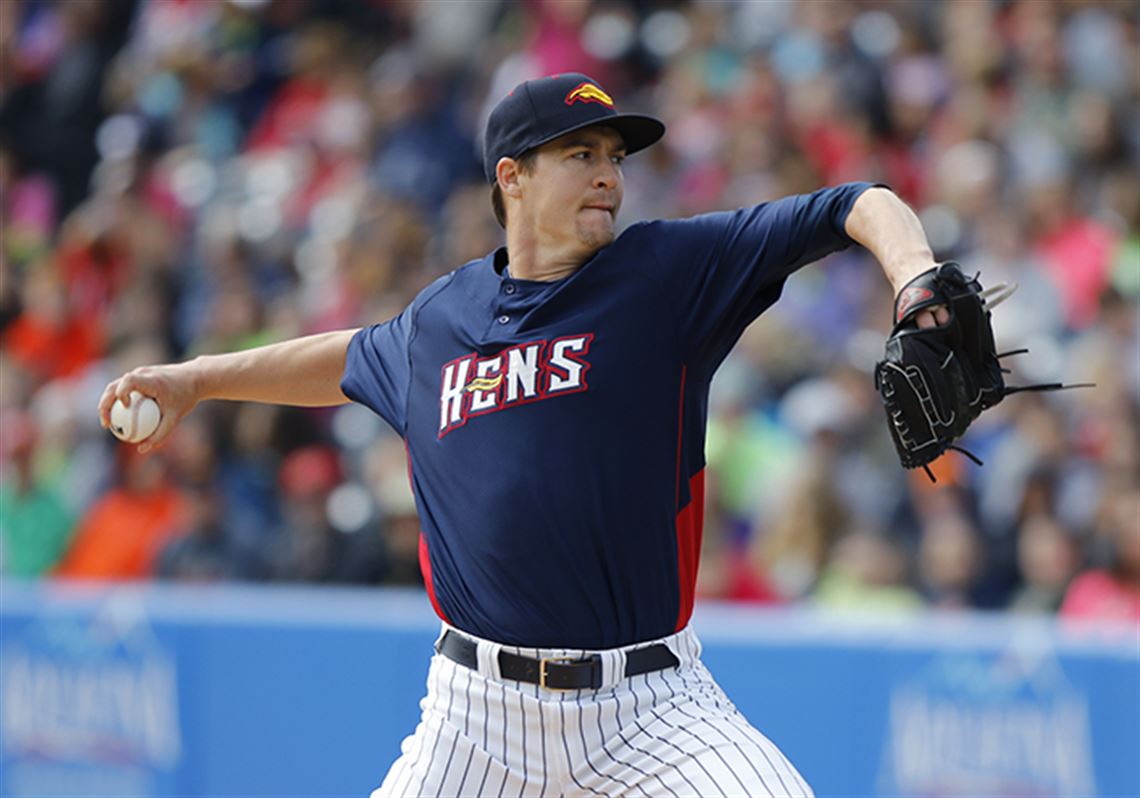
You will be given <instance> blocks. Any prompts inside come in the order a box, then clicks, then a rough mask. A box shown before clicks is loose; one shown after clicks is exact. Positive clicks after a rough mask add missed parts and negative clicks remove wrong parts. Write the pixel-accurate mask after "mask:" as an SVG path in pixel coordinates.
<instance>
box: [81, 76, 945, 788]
mask: <svg viewBox="0 0 1140 798" xmlns="http://www.w3.org/2000/svg"><path fill="white" fill-rule="evenodd" d="M664 130H665V128H664V125H662V123H661V122H659V121H658V120H656V119H653V118H652V117H648V116H641V115H636V114H628V113H619V112H618V110H617V109H616V107H615V104H614V101H613V99H612V98H611V97H610V95H609V94H608V93H607V92H606V91H605V90H604V89H603V88H602V87H601V86H599V85H598V83H596V82H595V81H593V80H591V79H590V78H589V77H587V76H585V75H580V74H563V75H558V76H554V77H547V78H542V79H539V80H533V81H529V82H527V83H523V84H522V85H520V86H518V87H516V88H515V89H514V91H512V92H511V93H510V94H509V95H508V96H506V97H505V98H503V99H502V101H501V102H500V103H499V104H498V106H497V107H496V108H495V109H494V111H493V112H492V114H491V117H490V119H489V121H488V123H487V130H486V137H485V153H484V167H485V170H486V176H487V179H488V181H490V183H491V184H492V186H493V189H492V202H493V205H494V207H495V213H496V215H497V216H498V218H499V220H500V222H501V223H502V224H503V225H504V227H505V229H506V242H507V245H506V246H505V247H502V248H500V249H498V250H496V251H494V252H491V253H490V254H488V255H487V256H486V257H484V258H482V259H480V260H476V261H472V262H471V263H467V264H464V265H462V266H460V267H459V268H457V269H456V270H455V271H453V272H451V273H450V274H447V275H446V276H444V277H441V278H440V279H439V280H437V281H436V282H435V283H433V284H432V285H431V286H429V287H428V288H426V289H425V290H424V291H423V292H422V293H421V294H420V295H419V296H417V297H416V298H415V300H414V301H413V302H412V303H411V305H409V306H408V307H407V308H406V309H405V310H404V311H403V312H402V313H401V314H400V315H399V316H397V317H395V318H393V319H391V320H389V321H387V322H385V323H383V324H378V325H375V326H372V327H366V328H364V329H360V330H346V331H341V332H333V333H327V334H323V335H316V336H311V337H306V338H300V339H296V340H293V341H287V342H284V343H280V344H275V345H272V346H268V347H264V348H261V349H255V350H250V351H245V352H240V353H233V354H225V355H214V356H206V357H199V358H196V359H194V360H192V361H189V362H186V363H182V364H178V365H166V366H155V367H147V368H142V369H137V370H135V371H132V372H130V373H128V374H126V375H125V376H123V377H122V378H120V379H119V380H116V381H115V382H112V383H111V384H110V385H109V386H108V387H107V390H106V392H105V394H104V396H103V399H102V402H101V405H100V411H101V413H102V417H103V422H104V424H107V423H108V412H109V410H110V408H111V405H112V403H113V402H114V400H115V398H116V397H121V396H126V395H127V394H129V393H130V392H131V391H133V390H137V391H140V392H142V393H143V394H145V395H147V396H152V397H154V398H155V399H156V400H157V402H158V403H159V405H160V406H161V407H162V408H163V417H162V421H161V424H160V426H159V429H158V430H157V431H156V432H155V433H154V434H153V435H152V436H151V437H150V438H148V439H147V441H145V442H144V443H143V444H142V446H141V449H142V450H143V451H146V450H148V449H150V448H152V447H153V446H154V445H156V444H159V443H161V441H162V440H163V439H164V438H165V437H166V436H167V435H169V433H170V431H171V429H172V428H173V427H174V425H175V424H177V423H178V420H179V419H180V418H182V417H183V416H184V415H185V414H186V413H187V412H188V411H189V410H190V409H191V408H193V407H194V406H195V405H196V404H197V403H198V402H199V401H201V400H203V399H234V400H247V401H262V402H276V403H285V404H295V405H330V404H339V403H344V402H348V401H356V402H360V403H362V404H364V405H367V406H368V407H370V408H371V409H372V410H374V411H375V412H376V413H378V414H379V415H380V416H382V417H383V418H384V419H385V420H386V421H387V422H388V423H389V424H391V425H392V426H393V427H394V428H395V429H396V430H397V431H398V432H399V433H400V434H401V435H402V436H403V437H404V439H405V441H406V442H407V448H408V453H409V458H410V466H411V469H410V470H411V479H412V483H413V488H414V491H415V496H416V502H417V506H418V509H419V515H420V520H421V524H422V529H423V533H422V538H421V545H420V555H421V565H422V568H423V573H424V577H425V582H426V584H427V591H428V595H429V597H430V599H431V603H432V605H433V607H434V608H435V610H436V612H437V613H438V614H439V616H440V618H441V619H442V629H441V634H440V637H439V640H438V642H437V644H436V654H435V656H434V657H433V658H432V661H431V668H430V671H429V674H428V684H427V689H428V692H427V697H426V699H425V700H424V701H423V702H422V707H423V716H422V720H421V722H420V724H419V726H418V727H417V728H416V730H415V732H414V734H412V735H411V736H410V737H408V738H407V739H406V740H405V741H404V743H403V745H402V748H401V754H400V756H399V758H398V759H397V760H396V761H395V763H394V764H393V765H392V766H391V769H390V770H389V771H388V774H387V777H386V778H385V779H384V781H383V783H382V785H381V786H380V787H379V789H378V790H376V791H375V792H374V793H373V796H374V798H379V797H380V796H421V795H438V796H483V795H492V796H493V795H510V796H517V795H527V796H531V795H551V796H559V795H566V796H571V795H574V796H587V795H589V796H599V795H601V796H614V795H623V796H654V797H656V796H718V795H723V796H803V795H810V794H811V789H810V788H809V787H808V785H807V783H806V782H805V781H804V779H803V777H802V776H801V775H800V774H799V773H798V772H797V771H796V769H795V768H794V767H793V766H792V765H791V764H790V763H789V762H788V760H787V759H786V758H785V757H784V755H783V754H782V753H781V752H780V751H779V749H778V748H777V747H776V746H775V745H774V744H773V743H772V742H770V741H769V740H768V739H767V738H766V737H764V735H762V734H761V733H760V732H759V731H757V730H756V729H755V728H754V727H753V726H752V725H751V724H750V723H749V722H748V720H747V719H745V718H744V717H743V716H742V715H741V714H740V712H739V711H737V709H736V708H735V707H734V706H733V705H732V703H731V702H730V701H729V699H728V698H726V697H725V695H724V693H723V692H721V690H720V688H719V687H718V686H717V684H716V682H714V681H713V678H712V676H710V675H709V672H708V671H707V670H706V669H705V667H704V666H703V665H702V664H701V660H700V651H701V648H700V643H699V642H698V640H697V637H696V634H695V633H694V631H693V629H692V628H691V627H690V625H689V618H690V615H691V613H692V609H693V591H694V583H695V580H696V575H697V564H698V555H699V552H700V548H701V520H702V515H703V491H704V488H703V480H704V443H705V425H706V416H707V412H708V390H709V382H710V380H711V379H712V376H713V373H714V372H715V371H716V369H717V366H718V365H719V364H720V363H721V361H722V360H723V359H724V357H725V356H726V355H727V354H728V352H729V350H730V349H731V348H732V346H733V344H734V343H735V342H736V340H737V339H738V338H739V336H740V335H741V333H742V332H743V330H744V328H745V327H746V326H747V325H748V324H749V322H751V321H752V320H753V319H755V318H756V317H757V316H758V315H759V314H760V313H762V312H763V311H764V310H765V309H766V308H767V307H769V306H770V305H771V304H772V303H773V302H775V301H776V300H777V298H778V297H779V296H780V291H781V288H782V286H783V284H784V281H785V280H786V279H787V278H788V276H789V275H791V273H792V272H794V271H795V270H796V269H798V268H799V267H801V266H803V265H804V264H807V263H810V262H811V261H814V260H816V259H818V258H821V257H823V256H824V255H827V254H828V253H830V252H835V251H836V250H840V249H843V248H844V247H847V246H849V245H850V244H851V243H853V242H857V243H859V244H862V245H863V246H865V247H867V248H868V249H869V250H870V251H871V252H872V253H873V254H874V255H875V256H876V257H877V258H878V260H879V261H880V263H881V264H882V266H883V269H884V271H885V273H886V275H887V277H888V279H889V280H890V281H891V283H892V284H893V285H894V286H895V288H896V290H897V289H898V288H899V287H901V286H903V285H904V284H906V283H907V282H908V281H909V280H910V279H911V278H912V277H914V276H916V275H918V274H919V273H921V272H923V271H925V270H927V269H930V268H932V267H933V266H934V265H935V264H934V259H933V256H932V254H931V251H930V247H929V246H928V244H927V242H926V238H925V236H924V235H923V232H922V229H921V227H920V225H919V223H918V220H917V218H916V217H915V216H914V214H913V213H912V212H911V210H910V209H909V208H908V207H907V206H906V205H905V204H904V203H903V202H902V201H901V200H899V199H898V198H896V197H895V195H894V194H892V193H891V192H890V191H889V190H887V189H885V188H881V187H873V186H871V185H869V184H864V183H852V184H848V185H843V186H839V187H836V188H827V189H823V190H820V191H817V192H815V193H814V194H809V195H804V196H794V197H788V198H786V199H782V200H779V201H776V202H770V203H765V204H762V205H757V206H755V207H750V208H743V209H739V210H735V211H731V212H726V213H714V214H709V215H705V216H698V217H695V218H690V219H682V220H677V221H653V222H641V223H638V224H635V225H633V226H632V227H630V228H629V229H628V230H626V231H625V232H624V233H623V234H622V235H620V236H618V235H617V234H616V232H615V231H616V229H617V224H616V217H617V214H618V210H619V208H620V207H621V202H622V190H623V184H622V162H623V160H624V159H625V157H626V156H627V155H630V154H632V153H635V152H637V151H638V150H642V149H644V148H646V147H648V146H650V145H651V144H653V143H654V142H656V141H657V140H658V139H659V138H661V136H662V135H663V133H664ZM945 321H946V311H945V309H944V308H942V307H937V306H936V307H932V308H930V309H927V310H924V311H923V313H922V314H921V317H920V318H919V320H918V323H919V325H920V326H933V325H935V324H941V323H944V322H945Z"/></svg>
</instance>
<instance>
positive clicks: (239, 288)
mask: <svg viewBox="0 0 1140 798" xmlns="http://www.w3.org/2000/svg"><path fill="white" fill-rule="evenodd" d="M1137 22H1138V20H1137V9H1136V6H1135V3H1134V2H1132V0H1121V1H1120V2H1082V1H1081V0H1064V1H1058V2H1051V1H1050V0H977V2H958V3H929V2H913V3H898V2H874V1H873V0H842V1H840V0H836V1H835V2H832V1H831V0H804V1H802V2H777V1H776V0H772V1H770V2H748V1H747V0H737V1H736V2H732V1H731V0H720V1H718V2H712V1H709V2H669V3H655V2H649V1H648V0H605V2H592V1H591V0H522V1H520V2H506V1H505V0H503V1H501V2H500V1H498V0H485V1H484V2H469V3H467V2H464V3H460V2H442V1H441V2H429V1H425V2H412V1H411V0H100V2H66V1H65V0H5V2H3V3H0V192H2V194H0V214H2V230H3V245H2V247H0V419H2V430H3V435H2V437H3V440H2V446H0V469H2V471H0V479H2V488H0V540H2V547H0V565H2V570H3V572H4V573H6V574H10V575H14V576H18V577H24V578H38V577H44V578H67V577H71V578H96V579H139V578H158V579H180V580H265V581H270V580H275V581H303V582H324V583H364V584H416V583H418V582H419V581H420V579H421V577H420V572H419V566H418V552H419V526H418V521H417V519H416V513H415V507H414V502H413V499H412V496H411V493H410V489H409V487H408V483H407V474H406V460H405V453H404V448H403V443H402V441H400V440H399V439H398V438H397V437H396V436H395V435H394V434H393V433H392V432H391V431H390V430H388V429H387V427H386V426H385V425H384V424H383V422H381V421H380V420H379V419H378V418H376V417H375V416H373V415H372V414H371V413H370V412H369V411H367V410H365V409H363V408H361V407H358V406H352V405H349V406H344V407H341V408H337V409H320V410H310V409H291V408H280V407H268V406H261V405H246V404H238V403H222V402H215V403H207V404H204V405H201V406H199V408H198V409H197V410H195V411H194V412H193V413H192V414H191V415H190V416H189V417H187V419H186V420H185V421H184V422H183V423H182V425H181V426H180V428H179V430H178V431H177V433H176V435H175V436H174V438H173V439H172V440H171V441H170V442H169V444H168V445H167V446H165V447H164V448H163V449H162V450H161V451H160V452H159V453H157V454H154V455H150V456H139V455H137V454H136V453H135V452H134V449H133V447H130V446H125V445H121V444H118V443H117V442H116V441H114V440H113V439H112V438H111V437H110V436H109V435H108V434H107V433H106V431H104V430H102V429H101V428H100V426H99V422H98V418H97V416H96V412H95V407H96V404H97V401H98V397H99V395H100V393H101V391H102V388H103V386H104V385H105V384H106V383H107V382H108V381H109V380H110V379H112V378H114V377H116V376H118V375H119V374H120V373H122V372H124V371H125V370H128V369H130V368H132V367H135V366H138V365H143V364H147V363H155V362H166V361H171V360H180V359H185V358H190V357H193V356H195V355H198V354H202V353H210V352H219V351H229V350H233V349H240V348H244V347H251V346H256V345H259V344H264V343H268V342H272V341H276V340H281V339H285V338H288V337H293V336H296V335H300V334H306V333H312V332H318V331H322V330H329V329H337V328H346V327H355V326H359V325H363V324H369V323H373V322H377V321H381V320H384V319H386V318H389V317H390V316H392V315H394V314H395V313H396V312H398V311H399V310H400V309H401V308H402V307H403V306H404V305H405V304H406V303H407V302H408V301H409V300H410V299H411V298H412V297H413V296H414V295H415V293H416V292H417V291H418V290H419V289H420V288H422V287H423V286H425V285H426V284H427V283H429V282H430V281H431V280H432V279H434V278H435V277H437V276H438V275H440V274H442V273H445V272H447V271H449V270H450V269H452V268H455V267H456V266H458V265H460V264H462V263H464V262H465V261H467V260H469V259H472V258H476V257H481V256H482V255H483V254H485V253H486V252H487V251H489V250H491V249H493V248H494V247H496V246H498V245H499V244H500V243H501V240H502V235H501V231H500V230H499V228H498V226H497V225H496V223H495V221H494V218H493V216H492V213H491V208H490V202H489V191H488V188H487V186H486V184H485V182H484V180H483V179H482V177H481V174H480V167H479V157H478V152H479V146H480V142H479V135H480V131H481V129H482V125H483V122H484V120H485V117H486V114H487V112H488V110H489V108H490V106H491V105H493V104H494V102H495V101H496V100H497V99H498V98H499V97H501V96H502V95H504V94H505V93H506V92H507V91H508V90H509V89H510V88H511V87H513V86H514V85H515V84H516V83H517V82H519V81H521V80H523V79H526V78H529V77H535V76H539V75H542V74H550V73H554V72H560V71H582V72H586V73H587V74H590V75H592V76H593V77H595V78H596V79H598V80H599V81H600V82H601V83H602V85H604V86H605V87H606V89H607V91H609V92H610V93H611V94H613V95H614V96H615V97H616V98H618V100H619V103H620V106H621V107H622V108H623V109H626V110H641V111H648V112H651V113H654V114H656V115H658V116H660V117H661V118H663V119H664V120H665V122H666V123H667V125H668V128H669V132H668V134H667V135H666V137H665V139H664V141H663V143H662V144H661V145H659V146H657V147H655V148H652V149H651V150H648V151H647V152H646V153H645V154H644V155H640V156H637V157H635V158H632V159H630V161H628V162H627V164H626V182H627V185H626V201H625V206H624V209H623V211H622V217H621V221H622V223H624V224H629V223H631V222H633V221H636V220H638V219H642V218H654V217H677V216H685V215H691V214H696V213H702V212H705V211H709V210H716V209H723V208H729V207H737V206H742V205H750V204H755V203H758V202H763V201H767V200H771V199H774V198H777V197H780V196H784V195H786V194H791V193H799V192H805V191H811V190H814V189H815V188H817V187H819V186H821V185H825V184H835V183H840V182H844V181H847V180H872V181H880V182H883V183H886V184H888V185H890V186H891V187H892V188H894V190H895V191H896V192H898V193H899V194H900V195H901V196H902V197H903V198H904V199H906V200H907V201H908V202H909V203H911V205H912V206H913V207H914V208H915V209H916V211H917V212H918V213H919V215H920V218H921V219H922V222H923V224H924V227H925V229H926V231H927V233H928V236H929V238H930V240H931V243H932V245H933V247H934V248H935V251H936V256H937V257H939V258H940V259H947V258H953V259H956V260H958V261H960V262H961V263H962V264H963V265H964V267H965V268H966V270H967V271H969V272H975V271H980V272H981V274H982V280H983V282H984V283H986V284H991V283H994V282H997V281H1003V280H1004V281H1009V282H1016V283H1018V284H1019V286H1020V290H1019V291H1018V293H1017V294H1015V295H1014V297H1013V298H1012V299H1011V300H1009V301H1007V302H1006V303H1005V304H1004V305H1003V306H1002V307H1001V308H1000V309H998V310H996V311H995V317H996V318H995V326H996V330H997V337H998V342H999V346H1000V347H1001V348H1002V349H1004V350H1015V349H1021V348H1028V349H1029V353H1028V354H1025V355H1015V356H1010V357H1008V358H1006V359H1005V360H1004V361H1003V362H1004V364H1005V365H1006V366H1008V367H1009V368H1010V369H1011V373H1010V374H1009V375H1008V381H1009V382H1010V383H1012V384H1023V383H1028V382H1039V381H1047V382H1051V381H1061V380H1064V381H1065V382H1095V383H1096V387H1095V388H1092V389H1081V390H1072V391H1066V392H1060V393H1054V394H1047V395H1035V394H1027V395H1020V396H1017V397H1013V398H1010V399H1007V400H1006V401H1005V402H1003V403H1002V404H1001V405H999V406H998V407H996V408H995V409H993V410H991V411H989V412H987V413H986V414H985V415H984V416H982V417H981V419H979V421H978V422H977V423H976V424H975V425H974V427H973V428H972V429H971V431H970V432H969V433H968V435H967V437H966V439H965V440H964V441H963V445H964V446H965V447H966V448H967V449H969V450H971V451H972V452H974V453H976V454H977V455H978V456H979V457H980V458H981V459H982V460H984V461H985V465H984V466H982V467H978V466H975V465H973V464H972V463H970V462H969V461H966V460H963V459H961V458H960V457H959V456H958V455H957V454H951V455H949V456H947V457H944V458H942V459H941V460H939V461H938V462H937V463H936V464H935V469H934V470H935V474H936V477H937V482H936V483H933V484H932V483H930V481H929V480H928V479H927V477H926V476H925V475H923V474H922V472H921V471H919V472H917V473H915V472H911V473H907V472H904V471H903V470H902V469H901V468H900V467H899V465H898V463H897V460H896V458H895V454H894V451H893V448H892V446H891V443H890V440H889V437H888V434H887V431H886V427H885V421H884V418H883V414H882V410H881V409H880V405H879V403H878V399H877V396H876V394H875V392H874V388H873V385H872V380H871V377H870V373H871V368H872V366H873V363H874V361H875V359H876V358H877V357H878V356H879V354H880V352H881V348H882V341H883V339H884V336H885V334H886V332H887V330H888V327H889V323H890V317H891V301H892V297H891V294H890V288H889V285H888V284H887V282H886V280H885V279H884V278H883V277H882V274H881V272H880V271H879V269H878V267H877V266H876V265H875V264H874V263H873V261H872V260H871V259H870V258H869V256H868V255H867V254H866V253H865V252H863V251H858V250H848V251H846V252H844V253H840V254H837V255H834V256H831V257H830V258H828V259H827V260H826V261H824V262H823V263H822V264H819V265H814V266H809V267H807V268H806V269H804V270H803V271H802V272H800V273H799V274H797V275H796V276H795V277H793V278H792V280H791V281H790V282H789V283H788V286H787V288H786V289H785V292H784V296H783V298H782V299H781V301H780V302H779V303H777V304H776V305H775V306H774V307H773V308H772V309H771V310H770V311H768V312H767V313H766V314H765V315H764V316H762V317H761V318H760V319H759V320H758V321H757V322H756V323H755V324H753V325H752V327H750V328H749V330H748V331H747V333H746V334H745V336H744V338H743V339H742V341H741V342H740V344H739V345H738V346H737V348H736V350H735V351H734V353H733V354H732V355H731V356H730V358H729V359H728V360H727V361H726V363H725V365H724V366H723V368H722V369H721V372H720V373H719V375H718V377H717V379H716V381H715V383H714V387H713V392H712V397H711V406H712V420H711V423H710V429H709V438H708V447H707V453H708V460H709V469H708V480H709V496H708V501H707V507H708V515H707V519H706V524H705V540H704V549H705V551H704V555H703V564H702V571H701V574H700V583H699V589H700V592H701V594H702V595H704V596H706V597H713V598H725V599H733V600H740V601H755V602H804V603H811V604H817V605H821V606H826V607H831V608H836V609H847V610H859V611H864V610H865V611H869V612H877V613H903V612H915V611H920V610H922V609H923V608H927V607H935V608H947V609H949V608H987V609H998V608H1007V609H1009V610H1012V611H1024V612H1034V613H1056V612H1060V613H1061V614H1063V615H1066V616H1098V617H1125V618H1140V42H1138V41H1137V36H1138V30H1140V27H1138V24H1137Z"/></svg>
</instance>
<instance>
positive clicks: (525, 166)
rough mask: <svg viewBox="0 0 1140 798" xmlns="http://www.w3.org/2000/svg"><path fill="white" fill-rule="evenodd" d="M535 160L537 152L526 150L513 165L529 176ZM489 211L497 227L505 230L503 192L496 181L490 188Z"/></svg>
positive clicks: (505, 217) (505, 214)
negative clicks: (493, 216) (493, 214)
mask: <svg viewBox="0 0 1140 798" xmlns="http://www.w3.org/2000/svg"><path fill="white" fill-rule="evenodd" d="M536 158H538V150H527V151H526V152H524V153H523V154H522V155H520V156H519V157H518V158H515V163H517V164H518V167H519V171H520V172H522V173H523V174H524V175H529V174H530V173H531V172H533V171H534V162H535V159H536ZM491 209H492V210H494V212H495V221H496V222H498V223H499V227H502V228H503V229H504V230H505V229H506V228H507V206H506V205H505V204H504V203H503V190H502V189H501V188H499V181H498V180H497V179H496V180H495V184H494V185H493V186H491Z"/></svg>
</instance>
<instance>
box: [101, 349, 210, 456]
mask: <svg viewBox="0 0 1140 798" xmlns="http://www.w3.org/2000/svg"><path fill="white" fill-rule="evenodd" d="M196 384H197V380H196V378H195V376H194V364H193V361H191V362H188V363H178V364H172V365H164V366H141V367H139V368H136V369H133V370H132V371H128V372H127V373H126V374H124V375H123V376H121V377H119V378H118V379H117V380H112V381H111V382H110V383H109V384H108V385H107V387H106V388H104V389H103V395H102V397H100V399H99V421H100V422H101V423H102V425H103V426H104V427H105V428H107V427H110V425H111V406H112V405H113V404H115V400H116V399H118V400H120V401H121V402H122V403H123V404H124V405H127V406H128V407H129V406H130V401H131V391H138V392H139V393H141V394H143V395H145V396H149V397H151V398H152V399H154V400H155V401H156V402H158V406H159V408H161V409H162V421H161V422H160V423H159V425H158V429H156V430H155V431H154V433H153V434H152V435H150V437H148V438H147V439H146V440H144V441H142V442H141V443H140V444H139V453H140V454H145V453H146V452H149V451H150V450H152V449H154V448H155V447H158V446H161V445H162V443H163V441H165V440H166V438H167V437H168V436H169V435H170V433H171V432H173V430H174V428H175V427H176V426H177V425H178V422H179V421H181V420H182V419H183V417H184V416H185V415H186V414H187V413H189V412H190V411H191V410H193V409H194V407H195V406H196V405H197V404H198V402H199V400H200V397H199V396H198V391H197V387H196Z"/></svg>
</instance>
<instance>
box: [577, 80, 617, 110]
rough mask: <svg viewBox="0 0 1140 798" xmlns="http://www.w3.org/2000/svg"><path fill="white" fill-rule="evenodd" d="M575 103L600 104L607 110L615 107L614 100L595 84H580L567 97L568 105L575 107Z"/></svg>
mask: <svg viewBox="0 0 1140 798" xmlns="http://www.w3.org/2000/svg"><path fill="white" fill-rule="evenodd" d="M574 103H598V104H600V105H604V106H606V107H607V108H613V107H614V100H613V98H612V97H610V95H608V94H606V93H605V92H604V91H602V90H601V89H599V88H598V87H597V86H595V85H594V84H593V83H579V84H578V85H577V86H575V87H574V89H573V90H572V91H571V92H570V93H569V94H567V95H566V104H567V105H573V104H574Z"/></svg>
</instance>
